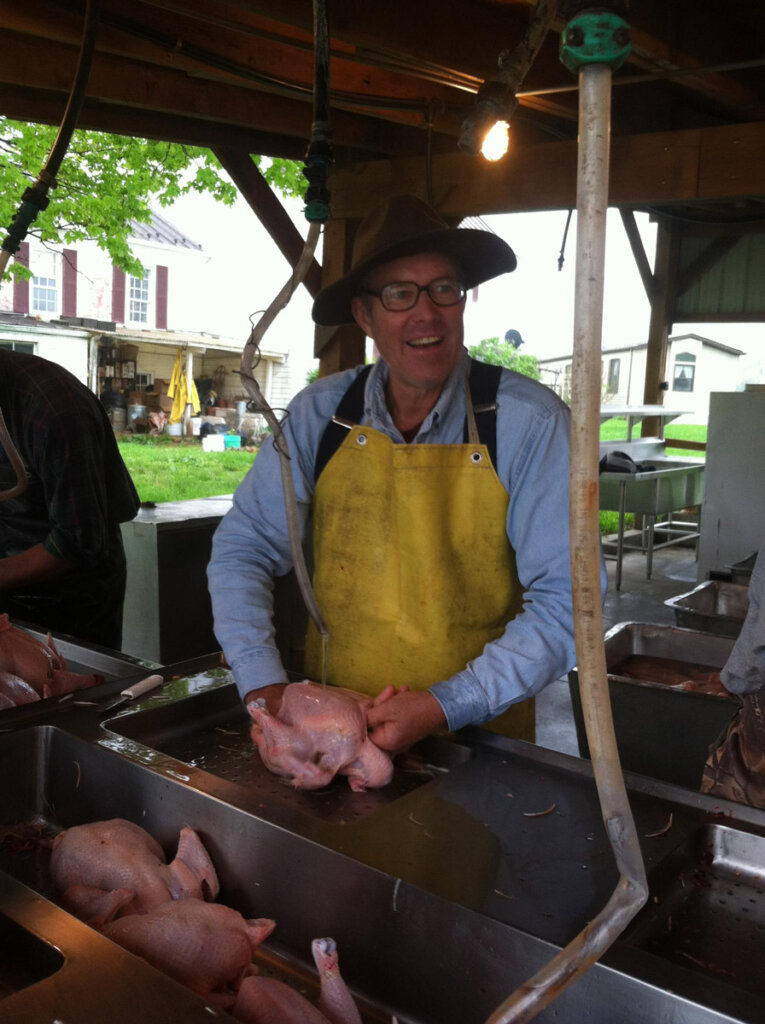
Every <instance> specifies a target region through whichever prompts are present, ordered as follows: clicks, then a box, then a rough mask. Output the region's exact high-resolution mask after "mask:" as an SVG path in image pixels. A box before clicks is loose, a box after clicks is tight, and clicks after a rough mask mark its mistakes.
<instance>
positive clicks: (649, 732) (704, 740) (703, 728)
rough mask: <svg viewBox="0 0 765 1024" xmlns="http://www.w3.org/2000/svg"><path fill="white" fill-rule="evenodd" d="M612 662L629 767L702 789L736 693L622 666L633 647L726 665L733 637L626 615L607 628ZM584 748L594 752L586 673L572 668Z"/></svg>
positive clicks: (611, 680) (615, 707) (617, 720)
mask: <svg viewBox="0 0 765 1024" xmlns="http://www.w3.org/2000/svg"><path fill="white" fill-rule="evenodd" d="M604 643H605V649H606V669H607V671H608V685H609V694H610V697H611V709H612V711H613V717H614V730H615V733H616V742H617V745H618V748H619V757H620V759H621V763H622V767H623V768H624V769H625V770H627V771H633V772H639V773H640V774H641V775H648V776H650V777H651V778H654V779H662V780H663V781H665V782H672V783H674V784H675V785H678V786H685V787H687V788H689V789H698V788H699V785H700V783H701V774H702V772H703V770H704V764H705V762H706V758H707V753H708V750H709V747H710V746H711V745H712V744H713V743H714V742H715V740H716V739H717V738H718V737H719V736H720V734H721V733H722V732H723V730H724V729H725V728H726V727H727V725H728V723H729V722H730V720H731V718H732V717H733V715H734V714H735V712H736V710H737V709H738V707H739V704H738V702H737V701H736V700H735V699H734V698H733V697H719V696H710V695H708V694H705V693H694V692H689V691H686V690H680V689H675V688H672V687H669V686H664V685H662V684H661V683H657V682H653V681H652V680H640V679H632V678H629V677H627V676H620V675H618V674H616V673H615V672H614V667H615V666H618V665H619V663H620V662H622V661H624V660H625V659H626V658H627V657H629V656H631V655H647V656H650V657H656V658H668V659H672V660H684V661H687V662H689V663H692V664H699V665H710V666H713V667H715V668H722V667H723V665H724V664H725V662H726V661H727V660H728V656H729V655H730V652H731V650H732V648H733V643H734V641H733V639H732V638H730V637H723V636H715V635H713V634H711V633H700V632H697V631H695V630H690V629H681V628H679V627H674V626H658V625H653V624H651V623H639V622H625V623H619V624H618V625H616V626H614V627H613V629H611V630H609V632H608V633H606V636H605V638H604ZM568 679H569V688H570V691H571V700H572V705H573V712H574V722H575V724H576V734H577V740H578V742H579V752H580V754H581V756H582V757H589V756H590V751H589V746H588V744H587V734H586V731H585V727H584V715H583V712H582V701H581V696H580V693H579V674H578V671H577V669H576V668H574V669H572V671H571V672H569V676H568Z"/></svg>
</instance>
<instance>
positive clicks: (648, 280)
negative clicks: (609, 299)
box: [619, 207, 654, 302]
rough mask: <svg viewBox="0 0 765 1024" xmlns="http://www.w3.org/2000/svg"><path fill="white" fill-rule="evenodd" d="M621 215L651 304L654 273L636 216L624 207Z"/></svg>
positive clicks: (620, 211) (621, 209)
mask: <svg viewBox="0 0 765 1024" xmlns="http://www.w3.org/2000/svg"><path fill="white" fill-rule="evenodd" d="M619 213H620V214H621V216H622V224H623V225H624V230H625V231H626V232H627V239H628V240H629V243H630V249H632V255H633V257H634V258H635V263H636V265H637V268H638V272H639V274H640V279H641V280H642V282H643V287H644V288H645V293H646V295H647V296H648V301H649V302H651V301H652V300H653V295H654V282H653V271H652V270H651V265H650V263H649V262H648V257H647V256H646V254H645V247H644V246H643V239H642V238H641V237H640V232H639V231H638V226H637V224H636V223H635V214H634V212H633V211H632V210H625V209H624V207H622V208H620V210H619Z"/></svg>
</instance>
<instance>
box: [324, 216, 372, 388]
mask: <svg viewBox="0 0 765 1024" xmlns="http://www.w3.org/2000/svg"><path fill="white" fill-rule="evenodd" d="M355 233H356V225H355V224H353V223H349V222H348V221H344V220H336V219H332V220H330V221H329V222H328V223H327V226H326V229H325V231H324V266H323V274H322V283H323V284H324V285H327V284H331V283H332V282H333V281H336V280H337V279H338V278H340V277H342V276H343V274H344V273H345V272H346V270H348V269H349V267H350V265H351V254H352V251H353V239H354V236H355ZM365 352H366V338H365V336H364V332H363V331H362V330H361V329H360V328H359V327H357V326H356V324H342V325H340V326H339V327H317V328H316V333H315V335H314V355H315V356H318V357H319V376H320V377H326V376H327V375H328V374H330V373H336V372H337V371H338V370H346V369H348V368H349V367H351V366H358V365H359V363H363V362H364V356H365Z"/></svg>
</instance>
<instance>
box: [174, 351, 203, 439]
mask: <svg viewBox="0 0 765 1024" xmlns="http://www.w3.org/2000/svg"><path fill="white" fill-rule="evenodd" d="M167 397H168V398H172V399H173V408H172V410H171V412H170V422H171V423H180V421H181V419H182V417H183V410H184V409H185V408H186V406H187V405H191V412H192V415H194V416H195V415H196V414H197V413H198V412H199V410H200V408H201V406H200V404H199V395H198V394H197V386H196V384H195V383H194V378H193V377H192V378H191V380H190V381H189V380H187V378H186V371H185V370H184V368H183V349H180V348H179V349H178V352H177V353H176V356H175V363H174V365H173V374H172V377H171V378H170V386H169V387H168V389H167Z"/></svg>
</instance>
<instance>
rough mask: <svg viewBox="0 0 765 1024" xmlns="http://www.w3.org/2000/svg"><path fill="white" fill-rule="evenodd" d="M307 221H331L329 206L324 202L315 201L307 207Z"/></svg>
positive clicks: (307, 204)
mask: <svg viewBox="0 0 765 1024" xmlns="http://www.w3.org/2000/svg"><path fill="white" fill-rule="evenodd" d="M304 212H305V219H306V220H307V221H325V220H328V219H329V206H328V204H327V203H325V202H323V201H322V200H313V201H312V202H308V203H306V205H305V211H304Z"/></svg>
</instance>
